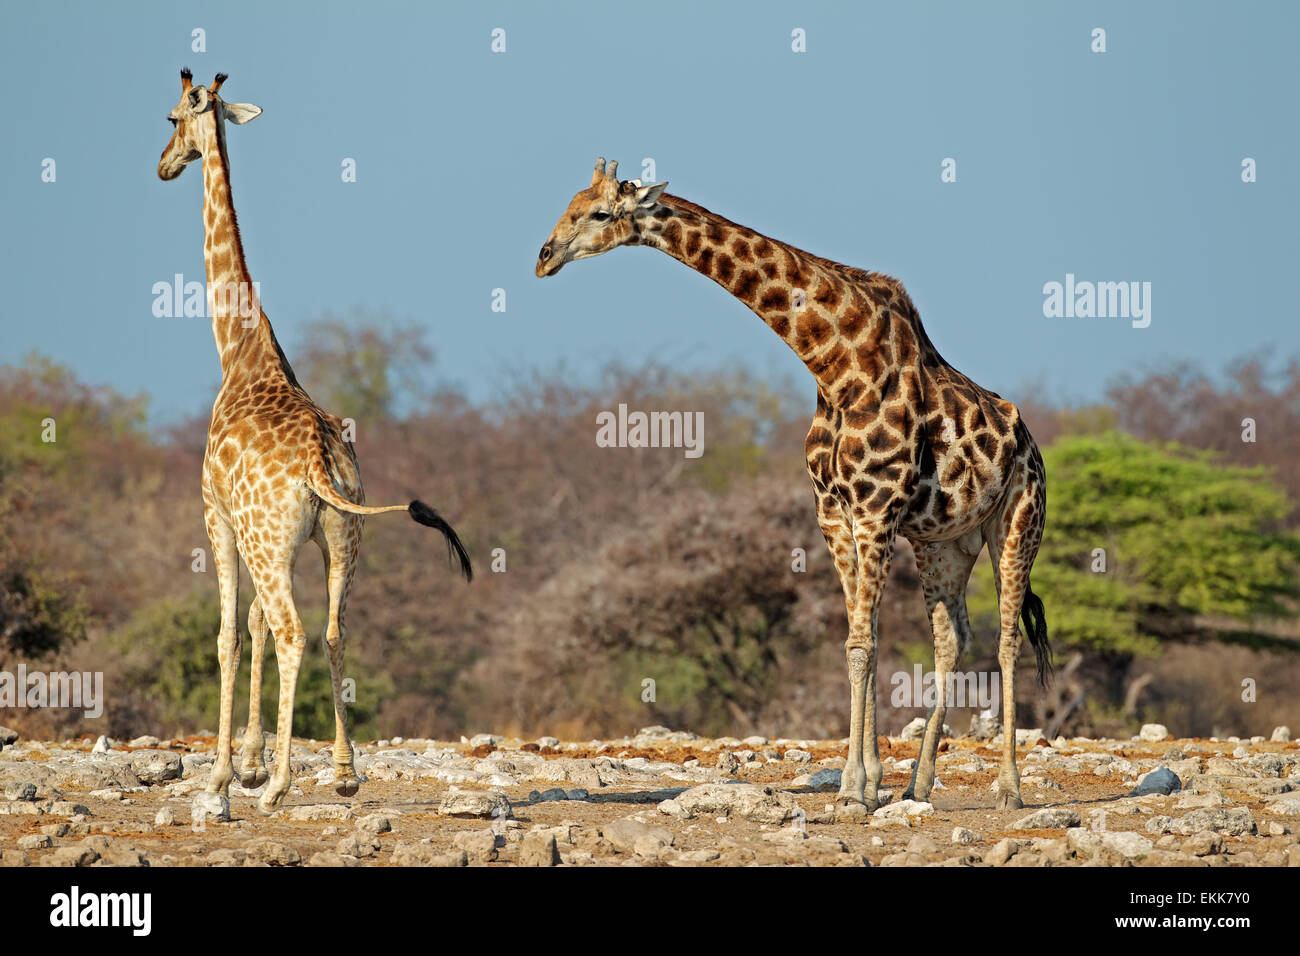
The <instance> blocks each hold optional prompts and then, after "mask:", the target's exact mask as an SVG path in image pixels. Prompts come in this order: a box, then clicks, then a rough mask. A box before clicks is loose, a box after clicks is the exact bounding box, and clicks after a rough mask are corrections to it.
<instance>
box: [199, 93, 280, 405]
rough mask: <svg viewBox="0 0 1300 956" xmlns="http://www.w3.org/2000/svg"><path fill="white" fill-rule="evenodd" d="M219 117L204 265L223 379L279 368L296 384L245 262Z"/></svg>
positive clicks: (210, 167)
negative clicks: (244, 373) (243, 373)
mask: <svg viewBox="0 0 1300 956" xmlns="http://www.w3.org/2000/svg"><path fill="white" fill-rule="evenodd" d="M219 108H220V107H219V106H218V107H217V109H219ZM213 113H214V116H213V118H212V121H211V122H210V123H206V124H205V126H204V128H205V130H206V135H205V136H204V141H203V149H202V151H203V234H204V235H203V262H204V266H205V267H206V269H207V279H208V311H209V313H210V314H211V316H212V336H213V338H214V339H215V340H216V343H217V354H218V356H219V357H220V359H221V377H222V381H223V382H228V381H229V380H230V379H231V378H232V377H234V376H235V375H237V374H239V373H240V372H247V373H251V374H256V373H257V372H259V371H266V370H268V369H269V370H270V371H272V372H273V373H274V372H275V371H276V370H277V369H278V370H279V372H280V373H281V374H283V375H285V377H287V378H288V379H289V380H290V381H291V382H293V383H294V384H295V385H296V384H297V381H296V380H295V379H294V375H293V370H292V369H291V368H290V367H289V363H288V360H287V359H285V357H284V353H283V351H282V350H281V349H280V345H279V343H278V342H277V341H276V339H275V333H274V332H273V331H272V330H271V323H270V321H269V320H268V319H267V317H266V313H264V312H263V311H262V306H261V301H260V296H259V295H258V292H257V287H256V286H254V285H253V281H252V279H251V278H250V277H249V274H248V266H247V265H246V263H245V262H244V243H243V240H242V239H241V238H240V235H239V221H238V220H237V219H236V217H235V204H234V200H233V198H232V196H231V192H230V162H229V158H228V156H227V153H226V139H225V123H224V122H223V121H222V119H221V118H220V117H219V116H216V115H215V114H216V109H214V110H213Z"/></svg>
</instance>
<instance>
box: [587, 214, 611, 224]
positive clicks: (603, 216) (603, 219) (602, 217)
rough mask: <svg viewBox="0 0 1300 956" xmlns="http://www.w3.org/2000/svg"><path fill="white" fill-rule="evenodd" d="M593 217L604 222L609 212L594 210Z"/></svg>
mask: <svg viewBox="0 0 1300 956" xmlns="http://www.w3.org/2000/svg"><path fill="white" fill-rule="evenodd" d="M591 218H592V219H594V220H596V222H604V221H605V220H606V219H608V218H609V213H607V212H593V213H592V214H591Z"/></svg>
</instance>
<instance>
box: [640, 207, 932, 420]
mask: <svg viewBox="0 0 1300 956" xmlns="http://www.w3.org/2000/svg"><path fill="white" fill-rule="evenodd" d="M638 226H639V228H638V234H637V236H636V237H635V238H634V241H635V242H639V243H641V244H643V245H648V246H654V247H655V248H656V249H660V250H662V251H663V252H666V253H668V255H670V256H672V257H673V258H674V259H677V260H678V261H680V262H683V263H685V264H686V265H688V266H690V267H691V268H692V269H694V270H695V271H696V272H698V273H700V274H701V275H704V276H708V277H709V278H710V279H712V280H713V281H714V282H716V283H718V285H720V286H722V287H723V288H724V289H726V290H727V291H728V292H730V293H731V294H732V295H733V296H735V297H736V298H737V299H739V300H740V301H741V302H743V303H744V304H745V305H746V306H748V307H749V308H750V309H751V310H752V311H753V312H754V313H755V314H756V315H757V316H758V317H759V318H760V319H762V320H763V321H764V322H765V323H766V324H767V325H768V327H769V328H771V329H772V331H774V332H775V333H776V334H777V335H779V336H780V337H781V339H782V340H783V341H784V342H785V343H786V344H787V345H788V346H790V348H791V349H792V350H793V351H794V353H795V354H796V355H798V356H799V358H800V359H801V360H802V361H803V363H804V364H805V365H806V366H807V367H808V370H809V371H810V372H812V374H813V377H814V378H816V379H817V384H818V388H819V389H820V390H821V391H822V392H823V393H824V394H826V395H828V396H834V395H836V394H837V393H838V392H840V391H841V390H842V388H843V386H844V383H845V379H846V376H849V375H850V373H851V372H853V371H854V369H855V367H856V366H857V365H858V364H859V363H855V355H856V353H857V352H858V351H860V350H861V348H862V347H863V346H865V347H866V348H867V349H869V350H870V351H871V352H873V353H875V354H874V356H873V359H874V360H875V361H880V362H883V363H886V364H889V363H893V362H896V361H900V360H905V359H906V358H907V357H908V356H907V355H902V356H900V355H896V354H893V351H894V350H893V347H892V340H893V339H894V338H895V337H896V336H895V334H894V332H895V329H894V328H893V327H894V326H895V325H896V324H897V323H895V322H894V321H893V312H892V311H891V307H893V308H894V309H897V310H898V311H899V312H900V313H902V314H906V313H911V315H910V316H907V318H909V319H910V318H912V317H914V316H915V312H914V310H913V309H912V306H911V302H910V301H907V298H906V293H904V292H903V291H902V287H901V285H900V284H899V283H898V282H897V281H896V280H894V279H891V278H890V277H888V276H884V275H880V274H878V273H869V272H865V271H863V270H861V269H851V268H849V267H847V266H842V265H840V264H838V263H834V262H829V261H828V260H825V259H822V258H819V257H818V256H814V255H812V254H810V253H807V252H804V251H803V250H800V249H795V248H794V247H792V246H788V245H786V244H785V243H783V242H779V241H777V240H775V239H772V238H769V237H768V236H764V235H762V234H761V233H758V232H755V231H754V230H753V229H749V228H747V227H745V226H741V225H738V224H736V223H734V222H731V221H730V220H727V219H724V218H722V217H721V216H719V215H716V214H715V213H712V212H709V210H707V209H704V208H703V207H700V206H697V205H695V204H694V203H691V202H687V201H686V200H684V199H681V198H680V197H677V196H671V195H668V194H664V195H663V196H661V197H660V200H659V204H658V205H657V206H656V207H655V208H654V209H652V210H650V211H649V212H648V213H646V214H644V215H642V216H641V217H639V219H638ZM899 300H902V301H899ZM896 302H897V303H898V305H896V304H895V303H896ZM902 302H906V308H905V309H901V308H898V307H899V306H901V305H902ZM907 324H908V325H909V327H910V326H911V322H908V323H907ZM917 328H918V330H919V320H917ZM907 337H908V338H915V337H914V336H907ZM918 344H919V343H918ZM910 357H911V358H913V359H915V357H916V352H910Z"/></svg>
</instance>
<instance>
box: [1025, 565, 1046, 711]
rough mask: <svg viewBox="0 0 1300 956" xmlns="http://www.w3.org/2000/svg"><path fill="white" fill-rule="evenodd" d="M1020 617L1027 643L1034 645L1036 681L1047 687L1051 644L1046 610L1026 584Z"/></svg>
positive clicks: (1040, 599)
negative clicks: (1036, 663) (1036, 669)
mask: <svg viewBox="0 0 1300 956" xmlns="http://www.w3.org/2000/svg"><path fill="white" fill-rule="evenodd" d="M1020 619H1021V620H1022V621H1023V622H1024V624H1025V633H1026V634H1027V635H1028V636H1029V643H1030V644H1033V645H1034V657H1035V659H1036V660H1037V662H1038V683H1039V684H1041V685H1042V686H1044V687H1047V686H1048V685H1050V684H1051V683H1052V645H1051V644H1049V643H1048V642H1047V612H1046V611H1045V610H1044V609H1043V601H1042V598H1040V597H1039V596H1038V595H1037V594H1035V593H1034V592H1033V590H1031V589H1030V588H1029V587H1028V586H1027V585H1026V587H1025V603H1024V604H1022V605H1021V606H1020Z"/></svg>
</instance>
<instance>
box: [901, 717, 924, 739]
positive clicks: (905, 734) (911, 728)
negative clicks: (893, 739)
mask: <svg viewBox="0 0 1300 956" xmlns="http://www.w3.org/2000/svg"><path fill="white" fill-rule="evenodd" d="M898 736H899V739H900V740H920V739H921V738H922V737H924V736H925V718H924V717H916V718H913V719H912V720H909V721H908V722H907V726H906V727H904V728H903V729H902V731H901V732H900V733H899V735H898Z"/></svg>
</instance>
